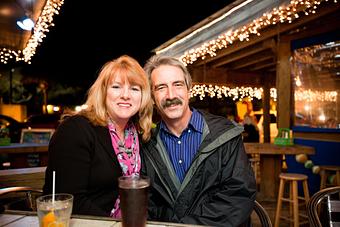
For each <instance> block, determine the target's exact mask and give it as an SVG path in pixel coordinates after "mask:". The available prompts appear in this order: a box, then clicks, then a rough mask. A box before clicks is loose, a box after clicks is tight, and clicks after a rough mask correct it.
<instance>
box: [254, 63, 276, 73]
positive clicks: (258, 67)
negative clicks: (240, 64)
mask: <svg viewBox="0 0 340 227" xmlns="http://www.w3.org/2000/svg"><path fill="white" fill-rule="evenodd" d="M275 65H276V62H269V63H267V64H260V65H259V66H256V67H254V68H251V69H250V71H257V70H260V69H265V68H268V67H272V66H275Z"/></svg>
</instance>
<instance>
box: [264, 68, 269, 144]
mask: <svg viewBox="0 0 340 227" xmlns="http://www.w3.org/2000/svg"><path fill="white" fill-rule="evenodd" d="M269 76H270V75H268V74H267V75H265V76H264V81H263V82H264V83H263V84H264V87H263V97H262V105H263V142H264V143H270V113H269V110H270V84H269V81H268V80H266V79H265V78H266V77H269Z"/></svg>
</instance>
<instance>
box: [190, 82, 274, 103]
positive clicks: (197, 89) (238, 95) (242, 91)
mask: <svg viewBox="0 0 340 227" xmlns="http://www.w3.org/2000/svg"><path fill="white" fill-rule="evenodd" d="M190 92H191V97H196V96H198V97H199V98H200V100H203V99H204V98H205V97H206V96H208V97H210V98H213V97H215V96H216V97H217V98H223V96H224V97H226V98H228V97H229V98H232V99H233V100H242V99H244V98H249V99H250V100H252V99H254V98H256V99H261V98H262V94H263V88H257V87H254V88H253V87H243V86H242V87H234V88H231V87H228V86H224V85H221V86H220V85H211V84H210V85H206V84H196V85H194V86H193V87H192V89H191V90H190ZM270 97H271V98H273V99H274V100H275V101H276V99H277V95H276V89H275V88H271V89H270Z"/></svg>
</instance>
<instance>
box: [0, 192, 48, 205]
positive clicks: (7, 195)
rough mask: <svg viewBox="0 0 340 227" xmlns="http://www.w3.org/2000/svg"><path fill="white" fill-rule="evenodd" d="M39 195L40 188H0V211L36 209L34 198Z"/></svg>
mask: <svg viewBox="0 0 340 227" xmlns="http://www.w3.org/2000/svg"><path fill="white" fill-rule="evenodd" d="M23 195H24V196H23ZM40 195H42V190H40V189H35V188H32V187H6V188H0V211H4V210H10V209H15V210H26V211H36V204H35V198H36V197H38V196H40Z"/></svg>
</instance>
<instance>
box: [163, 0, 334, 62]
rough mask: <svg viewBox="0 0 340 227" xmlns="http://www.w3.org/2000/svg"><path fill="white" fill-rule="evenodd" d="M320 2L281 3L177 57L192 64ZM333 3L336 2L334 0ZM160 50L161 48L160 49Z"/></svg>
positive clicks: (308, 11)
mask: <svg viewBox="0 0 340 227" xmlns="http://www.w3.org/2000/svg"><path fill="white" fill-rule="evenodd" d="M322 2H327V0H318V1H315V0H313V1H312V0H292V1H290V3H289V4H288V5H282V6H280V7H279V8H274V9H272V10H271V11H270V12H268V13H264V14H263V15H262V16H261V17H259V18H257V19H255V20H253V21H252V22H250V23H248V24H246V25H244V26H242V27H240V28H237V29H235V30H230V31H227V32H226V33H224V34H221V35H219V36H218V37H217V38H216V39H213V40H210V41H207V42H205V43H203V44H202V45H201V46H200V47H197V48H193V49H190V50H188V51H186V52H185V53H184V54H183V55H182V56H180V57H179V59H180V60H181V61H182V62H183V63H184V64H186V65H188V64H192V63H194V62H195V61H197V60H198V59H202V60H204V59H205V58H206V57H207V56H210V57H214V56H216V55H217V54H216V51H218V50H221V49H223V48H227V47H228V46H230V45H232V44H233V42H234V41H235V40H239V41H241V42H242V41H249V40H250V38H251V35H256V36H260V35H261V33H260V31H261V30H263V29H265V28H267V27H269V26H271V25H275V24H278V23H285V22H288V23H292V22H293V21H294V20H296V19H298V18H299V17H300V16H299V13H304V14H305V15H306V16H307V15H311V14H315V13H316V9H317V7H319V6H320V4H321V3H322ZM334 3H337V1H336V0H334ZM161 51H162V50H161Z"/></svg>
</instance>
